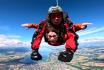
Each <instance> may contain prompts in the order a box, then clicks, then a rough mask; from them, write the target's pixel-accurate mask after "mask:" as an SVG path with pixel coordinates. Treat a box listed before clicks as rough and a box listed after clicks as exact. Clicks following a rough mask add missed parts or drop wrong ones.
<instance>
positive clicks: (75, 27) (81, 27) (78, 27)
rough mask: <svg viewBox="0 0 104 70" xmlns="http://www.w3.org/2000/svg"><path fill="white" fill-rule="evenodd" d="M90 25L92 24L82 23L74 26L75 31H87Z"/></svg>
mask: <svg viewBox="0 0 104 70" xmlns="http://www.w3.org/2000/svg"><path fill="white" fill-rule="evenodd" d="M90 24H92V23H88V22H84V23H80V24H74V29H75V31H78V30H83V29H86V27H87V26H88V25H90Z"/></svg>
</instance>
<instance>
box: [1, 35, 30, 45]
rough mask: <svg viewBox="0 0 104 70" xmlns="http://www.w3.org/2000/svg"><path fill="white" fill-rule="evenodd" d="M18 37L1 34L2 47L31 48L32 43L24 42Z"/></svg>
mask: <svg viewBox="0 0 104 70" xmlns="http://www.w3.org/2000/svg"><path fill="white" fill-rule="evenodd" d="M20 37H21V36H18V35H4V34H0V47H11V46H13V47H16V46H17V47H23V46H30V42H23V41H21V40H20V39H19V38H20Z"/></svg>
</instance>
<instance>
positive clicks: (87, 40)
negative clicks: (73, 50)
mask: <svg viewBox="0 0 104 70" xmlns="http://www.w3.org/2000/svg"><path fill="white" fill-rule="evenodd" d="M79 42H80V43H88V42H96V43H98V42H104V37H99V38H88V39H79Z"/></svg>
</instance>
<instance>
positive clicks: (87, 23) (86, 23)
mask: <svg viewBox="0 0 104 70" xmlns="http://www.w3.org/2000/svg"><path fill="white" fill-rule="evenodd" d="M91 24H92V23H89V22H84V23H82V25H83V26H86V25H91Z"/></svg>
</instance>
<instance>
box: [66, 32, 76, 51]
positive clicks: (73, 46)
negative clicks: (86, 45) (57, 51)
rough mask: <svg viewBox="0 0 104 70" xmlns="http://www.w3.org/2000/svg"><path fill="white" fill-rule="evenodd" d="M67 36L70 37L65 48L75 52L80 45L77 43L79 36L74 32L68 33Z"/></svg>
mask: <svg viewBox="0 0 104 70" xmlns="http://www.w3.org/2000/svg"><path fill="white" fill-rule="evenodd" d="M67 35H68V39H67V40H66V45H65V48H69V49H70V50H72V51H73V52H75V51H76V50H77V46H78V43H77V40H78V35H76V34H75V33H72V32H67Z"/></svg>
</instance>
